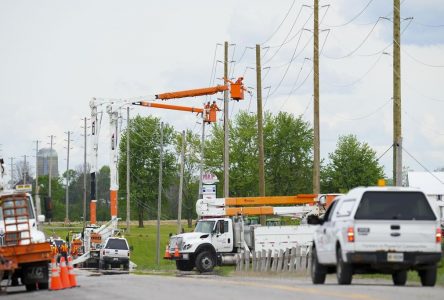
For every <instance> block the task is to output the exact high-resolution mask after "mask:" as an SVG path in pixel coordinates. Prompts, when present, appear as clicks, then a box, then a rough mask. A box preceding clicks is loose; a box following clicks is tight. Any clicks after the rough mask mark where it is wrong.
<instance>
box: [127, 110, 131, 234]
mask: <svg viewBox="0 0 444 300" xmlns="http://www.w3.org/2000/svg"><path fill="white" fill-rule="evenodd" d="M130 132H131V123H130V108H129V106H128V107H127V108H126V231H127V232H128V233H130V222H131V221H130V219H131V206H130V196H131V194H130V174H131V168H130V135H131V133H130Z"/></svg>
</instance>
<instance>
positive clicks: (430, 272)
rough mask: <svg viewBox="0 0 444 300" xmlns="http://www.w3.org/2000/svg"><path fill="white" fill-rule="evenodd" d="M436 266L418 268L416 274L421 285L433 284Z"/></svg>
mask: <svg viewBox="0 0 444 300" xmlns="http://www.w3.org/2000/svg"><path fill="white" fill-rule="evenodd" d="M436 273H437V267H436V266H434V267H433V268H430V269H425V270H419V271H418V275H419V278H421V284H422V286H435V283H436Z"/></svg>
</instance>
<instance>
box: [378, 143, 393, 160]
mask: <svg viewBox="0 0 444 300" xmlns="http://www.w3.org/2000/svg"><path fill="white" fill-rule="evenodd" d="M392 148H393V144H392V145H390V147H389V148H388V149H387V150H385V151H384V153H382V154H381V155H380V156H379V157H378V158H377V159H376V160H377V161H379V160H380V159H381V158H382V157H383V156H384V155H386V154H387V152H389V151H390V149H392Z"/></svg>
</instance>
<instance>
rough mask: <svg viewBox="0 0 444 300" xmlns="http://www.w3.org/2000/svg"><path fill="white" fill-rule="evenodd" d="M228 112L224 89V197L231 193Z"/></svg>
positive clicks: (226, 93) (226, 54)
mask: <svg viewBox="0 0 444 300" xmlns="http://www.w3.org/2000/svg"><path fill="white" fill-rule="evenodd" d="M224 78H228V42H225V43H224ZM228 117H229V114H228V91H224V197H225V198H227V197H229V193H230V182H229V181H230V176H229V172H230V170H229V168H230V151H229V147H230V145H229V141H230V138H229V136H230V122H229V119H228Z"/></svg>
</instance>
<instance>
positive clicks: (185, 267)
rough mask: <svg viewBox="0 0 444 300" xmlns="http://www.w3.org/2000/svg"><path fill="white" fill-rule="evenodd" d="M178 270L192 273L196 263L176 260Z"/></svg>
mask: <svg viewBox="0 0 444 300" xmlns="http://www.w3.org/2000/svg"><path fill="white" fill-rule="evenodd" d="M176 269H177V270H179V271H192V270H193V269H194V262H193V261H192V260H176Z"/></svg>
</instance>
